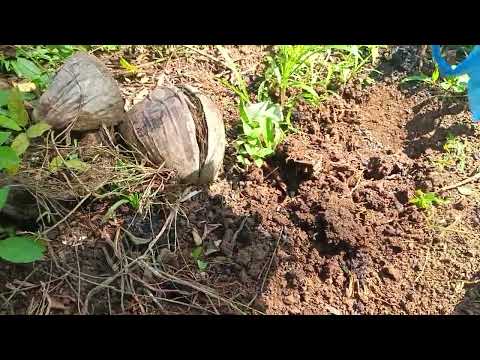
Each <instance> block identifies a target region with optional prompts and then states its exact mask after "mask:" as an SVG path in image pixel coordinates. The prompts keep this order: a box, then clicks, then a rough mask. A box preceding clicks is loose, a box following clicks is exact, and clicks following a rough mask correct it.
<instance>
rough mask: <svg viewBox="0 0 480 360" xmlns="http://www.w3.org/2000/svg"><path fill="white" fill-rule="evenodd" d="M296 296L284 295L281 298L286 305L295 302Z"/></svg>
mask: <svg viewBox="0 0 480 360" xmlns="http://www.w3.org/2000/svg"><path fill="white" fill-rule="evenodd" d="M297 300H298V299H297V298H296V296H294V295H293V294H292V295H288V296H286V297H285V298H284V299H283V302H284V303H285V304H287V305H293V304H296V303H297Z"/></svg>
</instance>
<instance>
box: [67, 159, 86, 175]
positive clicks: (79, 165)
mask: <svg viewBox="0 0 480 360" xmlns="http://www.w3.org/2000/svg"><path fill="white" fill-rule="evenodd" d="M65 165H66V166H67V167H68V168H69V169H72V170H76V171H80V172H83V171H87V170H88V169H89V168H90V165H88V164H87V163H85V162H83V161H81V160H78V159H72V160H65Z"/></svg>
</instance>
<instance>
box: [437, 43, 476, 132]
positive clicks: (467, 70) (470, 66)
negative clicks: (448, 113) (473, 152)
mask: <svg viewBox="0 0 480 360" xmlns="http://www.w3.org/2000/svg"><path fill="white" fill-rule="evenodd" d="M432 55H433V59H434V60H435V61H436V62H437V64H438V69H439V71H440V75H441V76H444V77H445V76H461V75H464V74H467V75H468V76H469V78H470V79H469V81H468V85H467V91H468V103H469V105H470V111H471V112H472V117H473V121H474V122H476V123H478V122H480V46H479V45H476V46H475V47H474V48H473V50H472V52H471V53H470V54H469V55H468V56H467V57H466V58H465V59H464V60H463V61H462V62H461V63H460V64H458V65H457V66H456V67H455V68H453V67H452V66H451V65H450V64H449V63H448V62H447V61H446V60H445V59H444V58H443V57H442V54H441V52H440V45H432Z"/></svg>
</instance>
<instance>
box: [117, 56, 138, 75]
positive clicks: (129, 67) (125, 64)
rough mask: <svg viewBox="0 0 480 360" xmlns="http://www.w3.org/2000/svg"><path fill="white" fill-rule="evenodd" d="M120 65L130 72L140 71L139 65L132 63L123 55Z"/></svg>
mask: <svg viewBox="0 0 480 360" xmlns="http://www.w3.org/2000/svg"><path fill="white" fill-rule="evenodd" d="M120 66H121V67H122V68H123V69H124V70H125V71H127V72H128V73H129V74H137V73H138V72H139V71H140V70H139V69H138V67H137V66H135V65H132V64H130V63H129V62H128V61H127V60H126V59H124V58H123V57H122V58H120Z"/></svg>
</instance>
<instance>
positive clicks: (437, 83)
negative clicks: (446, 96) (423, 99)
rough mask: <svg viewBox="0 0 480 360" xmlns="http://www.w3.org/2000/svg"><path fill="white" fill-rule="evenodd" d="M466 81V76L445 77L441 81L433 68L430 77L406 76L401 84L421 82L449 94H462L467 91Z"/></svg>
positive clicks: (424, 75)
mask: <svg viewBox="0 0 480 360" xmlns="http://www.w3.org/2000/svg"><path fill="white" fill-rule="evenodd" d="M468 80H469V76H468V75H462V76H458V77H445V78H443V79H440V73H439V70H438V67H437V66H435V70H434V71H433V72H432V75H430V76H428V75H426V74H419V75H413V76H408V77H406V78H405V79H403V80H402V81H401V83H407V82H423V83H425V84H428V85H431V86H434V87H438V88H440V89H442V90H444V91H447V92H451V93H454V94H464V93H466V91H467V84H468Z"/></svg>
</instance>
